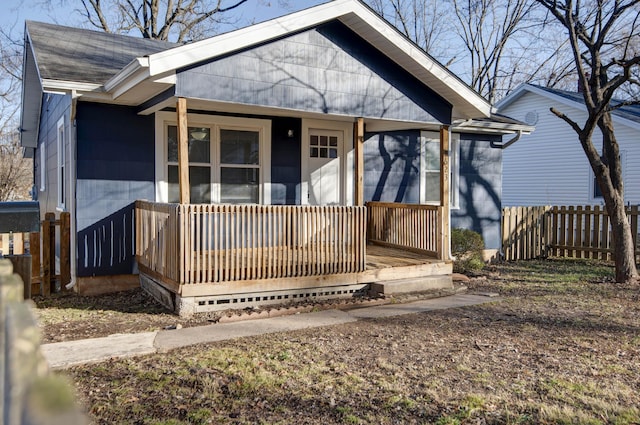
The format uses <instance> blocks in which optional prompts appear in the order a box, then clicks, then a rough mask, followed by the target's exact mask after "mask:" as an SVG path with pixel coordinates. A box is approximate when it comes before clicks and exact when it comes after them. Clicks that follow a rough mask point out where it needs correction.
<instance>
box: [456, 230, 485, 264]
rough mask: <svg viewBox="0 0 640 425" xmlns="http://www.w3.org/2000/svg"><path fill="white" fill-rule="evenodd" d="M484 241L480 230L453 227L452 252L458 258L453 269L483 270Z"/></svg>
mask: <svg viewBox="0 0 640 425" xmlns="http://www.w3.org/2000/svg"><path fill="white" fill-rule="evenodd" d="M483 250H484V241H483V240H482V236H481V235H480V234H479V233H478V232H474V231H473V230H468V229H458V228H454V229H451V254H453V256H454V257H455V258H456V259H455V261H454V262H453V271H454V272H456V273H466V272H473V271H478V270H482V268H483V267H484V260H483V259H482V251H483Z"/></svg>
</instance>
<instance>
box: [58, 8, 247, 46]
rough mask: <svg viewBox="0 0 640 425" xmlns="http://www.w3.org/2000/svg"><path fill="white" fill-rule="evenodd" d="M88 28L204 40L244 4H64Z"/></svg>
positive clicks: (164, 37)
mask: <svg viewBox="0 0 640 425" xmlns="http://www.w3.org/2000/svg"><path fill="white" fill-rule="evenodd" d="M67 2H72V3H73V2H76V3H79V9H78V10H79V12H80V13H81V14H82V15H83V16H84V18H85V20H86V21H87V22H88V23H89V24H91V25H92V26H94V27H96V28H98V29H100V30H102V31H105V32H109V33H129V32H131V31H138V32H139V33H140V35H141V36H142V37H143V38H151V39H155V40H163V41H175V42H178V43H181V42H185V41H192V40H197V39H201V38H204V37H206V36H208V35H211V34H213V33H215V32H216V27H217V25H218V24H220V23H223V22H226V21H225V19H227V18H228V15H226V12H229V11H231V10H233V9H235V8H237V7H238V6H240V5H242V4H243V3H246V2H247V0H232V1H225V0H68V1H67Z"/></svg>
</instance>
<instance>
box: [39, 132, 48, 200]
mask: <svg viewBox="0 0 640 425" xmlns="http://www.w3.org/2000/svg"><path fill="white" fill-rule="evenodd" d="M46 147H47V144H46V143H45V142H44V141H42V143H41V144H40V192H44V191H45V190H47V149H46Z"/></svg>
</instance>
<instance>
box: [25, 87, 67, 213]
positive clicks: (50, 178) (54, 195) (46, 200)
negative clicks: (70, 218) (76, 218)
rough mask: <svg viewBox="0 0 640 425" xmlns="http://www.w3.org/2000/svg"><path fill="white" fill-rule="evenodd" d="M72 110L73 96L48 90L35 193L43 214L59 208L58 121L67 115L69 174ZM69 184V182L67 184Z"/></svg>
mask: <svg viewBox="0 0 640 425" xmlns="http://www.w3.org/2000/svg"><path fill="white" fill-rule="evenodd" d="M70 110H71V97H70V96H64V95H56V94H45V95H43V98H42V111H41V114H40V126H39V129H40V130H39V134H38V146H37V148H36V152H35V157H34V174H35V176H34V177H35V184H36V189H37V190H36V197H37V200H38V201H39V202H40V214H41V216H42V218H44V214H45V213H47V212H56V210H57V209H58V184H59V182H58V175H57V172H58V121H59V120H60V118H63V117H64V129H65V143H64V146H65V157H66V158H67V167H66V168H67V170H66V173H67V178H69V171H70V167H69V165H70V163H69V158H70V154H69V152H70V149H69V144H70V140H71V138H70V136H71V127H70V125H69V116H70ZM43 145H44V146H45V154H46V160H45V163H44V164H42V163H41V156H40V152H41V149H42V146H43ZM42 173H45V186H44V190H41V187H40V182H41V176H42ZM68 186H69V185H68ZM69 192H70V188H69V187H67V196H66V199H65V201H66V202H65V204H66V205H67V206H68V205H69V204H68V199H69V197H68V194H69Z"/></svg>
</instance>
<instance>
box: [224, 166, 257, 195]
mask: <svg viewBox="0 0 640 425" xmlns="http://www.w3.org/2000/svg"><path fill="white" fill-rule="evenodd" d="M259 184H260V170H258V169H257V168H224V167H222V168H220V202H222V203H230V204H257V203H259V202H260V191H259V188H260V186H259Z"/></svg>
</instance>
